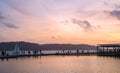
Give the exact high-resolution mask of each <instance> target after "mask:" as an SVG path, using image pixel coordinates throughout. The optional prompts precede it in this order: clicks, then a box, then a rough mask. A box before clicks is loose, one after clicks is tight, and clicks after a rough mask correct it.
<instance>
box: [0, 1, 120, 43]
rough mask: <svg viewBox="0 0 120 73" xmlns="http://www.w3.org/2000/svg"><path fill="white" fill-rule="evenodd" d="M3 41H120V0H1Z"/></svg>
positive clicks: (0, 30) (0, 27) (0, 39)
mask: <svg viewBox="0 0 120 73" xmlns="http://www.w3.org/2000/svg"><path fill="white" fill-rule="evenodd" d="M0 41H1V42H2V41H4V42H7V41H28V42H36V43H41V44H44V43H72V44H93V45H96V44H101V43H119V42H120V0H0Z"/></svg>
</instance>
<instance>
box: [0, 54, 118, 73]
mask: <svg viewBox="0 0 120 73" xmlns="http://www.w3.org/2000/svg"><path fill="white" fill-rule="evenodd" d="M0 73H120V59H119V58H113V57H97V56H42V57H26V58H25V57H24V58H18V59H8V60H6V59H4V60H0Z"/></svg>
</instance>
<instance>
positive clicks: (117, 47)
mask: <svg viewBox="0 0 120 73" xmlns="http://www.w3.org/2000/svg"><path fill="white" fill-rule="evenodd" d="M97 55H99V56H117V57H120V44H99V45H98V46H97Z"/></svg>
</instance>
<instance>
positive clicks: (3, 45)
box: [0, 41, 96, 51]
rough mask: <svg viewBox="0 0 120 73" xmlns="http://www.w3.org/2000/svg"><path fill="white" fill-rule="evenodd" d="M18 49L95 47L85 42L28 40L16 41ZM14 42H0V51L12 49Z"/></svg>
mask: <svg viewBox="0 0 120 73" xmlns="http://www.w3.org/2000/svg"><path fill="white" fill-rule="evenodd" d="M17 43H18V44H19V47H20V50H77V49H96V47H95V46H92V45H86V44H43V45H41V44H37V43H30V42H24V41H22V42H17ZM15 44H16V42H0V51H2V50H7V51H8V50H14V48H15Z"/></svg>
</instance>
